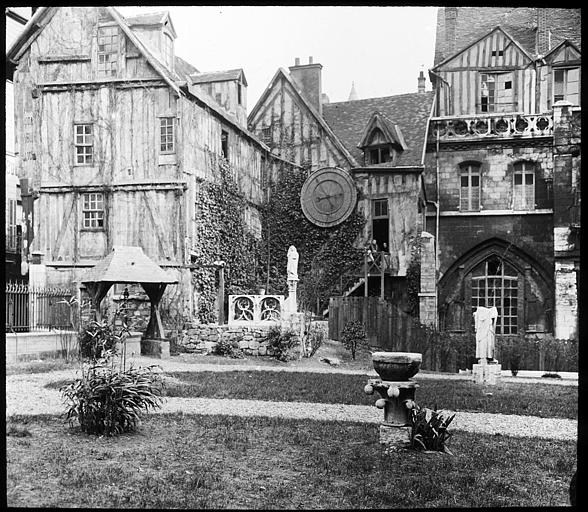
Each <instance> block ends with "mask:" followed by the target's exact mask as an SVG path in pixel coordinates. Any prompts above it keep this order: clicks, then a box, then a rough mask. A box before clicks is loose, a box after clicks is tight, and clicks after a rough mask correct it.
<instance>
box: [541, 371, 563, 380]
mask: <svg viewBox="0 0 588 512" xmlns="http://www.w3.org/2000/svg"><path fill="white" fill-rule="evenodd" d="M541 377H542V378H543V379H561V375H559V374H558V373H551V372H548V373H544V374H543V375H541Z"/></svg>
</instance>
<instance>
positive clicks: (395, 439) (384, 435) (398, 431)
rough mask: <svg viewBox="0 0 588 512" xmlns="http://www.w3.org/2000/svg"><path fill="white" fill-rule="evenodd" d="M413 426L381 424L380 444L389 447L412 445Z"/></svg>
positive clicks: (396, 447) (397, 447)
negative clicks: (411, 432)
mask: <svg viewBox="0 0 588 512" xmlns="http://www.w3.org/2000/svg"><path fill="white" fill-rule="evenodd" d="M410 431H411V427H407V426H402V427H398V426H395V425H386V424H383V425H380V444H384V445H386V447H387V448H391V449H399V448H407V447H408V446H409V445H410Z"/></svg>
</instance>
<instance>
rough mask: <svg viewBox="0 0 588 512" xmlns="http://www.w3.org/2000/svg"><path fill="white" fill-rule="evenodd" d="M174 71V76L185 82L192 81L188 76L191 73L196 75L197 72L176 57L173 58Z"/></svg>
mask: <svg viewBox="0 0 588 512" xmlns="http://www.w3.org/2000/svg"><path fill="white" fill-rule="evenodd" d="M174 58H175V60H174V71H175V72H176V74H177V75H178V76H179V77H180V78H181V79H182V80H184V81H185V82H189V81H190V80H192V79H191V78H190V75H191V74H192V73H198V70H197V69H196V68H195V67H194V66H192V64H190V63H189V62H186V61H185V60H184V59H181V58H180V57H178V56H177V55H176V56H175V57H174Z"/></svg>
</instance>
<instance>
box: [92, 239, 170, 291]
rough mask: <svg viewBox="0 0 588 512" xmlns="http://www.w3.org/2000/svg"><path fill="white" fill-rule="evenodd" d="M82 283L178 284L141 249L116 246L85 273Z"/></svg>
mask: <svg viewBox="0 0 588 512" xmlns="http://www.w3.org/2000/svg"><path fill="white" fill-rule="evenodd" d="M81 281H82V283H100V282H106V283H166V284H171V283H177V282H178V281H177V279H174V278H173V277H171V276H170V275H169V274H167V273H166V272H165V271H164V270H162V269H161V267H160V266H159V265H157V263H155V262H154V261H153V260H152V259H150V258H148V257H147V256H146V255H145V253H144V252H143V249H142V248H141V247H133V246H115V247H113V248H112V252H111V253H110V254H108V255H107V256H106V257H105V258H104V259H102V260H100V261H99V262H98V263H96V265H95V266H94V267H92V268H90V269H88V270H86V272H85V273H84V275H83V276H82V279H81Z"/></svg>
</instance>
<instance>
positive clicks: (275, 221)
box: [261, 168, 365, 313]
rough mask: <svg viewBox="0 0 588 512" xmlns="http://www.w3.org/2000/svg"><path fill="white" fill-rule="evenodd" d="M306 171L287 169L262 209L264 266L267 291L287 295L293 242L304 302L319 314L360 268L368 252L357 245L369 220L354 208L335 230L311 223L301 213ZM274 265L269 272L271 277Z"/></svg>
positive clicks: (300, 290)
mask: <svg viewBox="0 0 588 512" xmlns="http://www.w3.org/2000/svg"><path fill="white" fill-rule="evenodd" d="M306 177H307V173H306V171H304V170H300V169H287V168H283V169H282V170H281V173H280V175H279V181H278V182H277V183H276V185H275V187H274V188H273V189H272V191H271V197H270V199H269V201H268V202H267V204H266V207H265V208H264V211H263V219H262V239H263V244H262V246H263V250H262V253H263V260H262V261H263V262H264V264H263V265H262V266H263V270H262V272H261V273H262V274H263V275H265V277H266V280H267V282H268V283H269V286H268V287H267V288H268V290H267V291H268V293H269V292H270V291H271V293H282V294H286V293H287V280H286V263H287V251H288V247H289V246H290V245H294V246H295V247H296V249H297V250H298V253H299V254H300V260H299V262H298V277H299V279H300V283H299V287H298V293H299V300H300V303H301V304H305V306H306V307H311V308H312V309H314V308H315V307H316V304H317V299H318V303H319V311H317V313H320V312H321V311H323V310H324V309H325V308H327V307H328V299H329V296H331V295H335V294H337V295H339V294H340V293H341V291H340V290H339V282H340V276H341V275H342V274H344V273H346V272H350V271H352V270H356V269H357V268H359V267H360V265H361V263H362V262H363V252H362V250H361V249H357V248H354V245H353V244H354V243H355V242H356V240H357V238H358V235H359V234H360V233H361V230H362V228H363V226H364V224H365V218H364V217H363V216H362V215H361V214H360V213H358V212H357V211H354V212H353V213H352V214H351V215H350V216H349V217H348V218H347V219H346V220H345V221H344V222H342V223H341V224H339V225H337V226H334V227H331V228H321V227H318V226H315V225H314V224H312V223H311V222H310V221H309V220H308V219H307V218H306V217H305V215H304V213H303V212H302V208H301V206H300V191H301V189H302V185H303V183H304V181H305V179H306ZM268 269H269V275H268Z"/></svg>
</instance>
